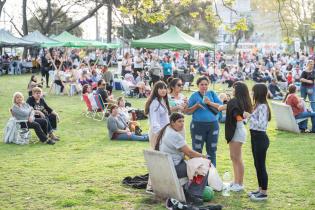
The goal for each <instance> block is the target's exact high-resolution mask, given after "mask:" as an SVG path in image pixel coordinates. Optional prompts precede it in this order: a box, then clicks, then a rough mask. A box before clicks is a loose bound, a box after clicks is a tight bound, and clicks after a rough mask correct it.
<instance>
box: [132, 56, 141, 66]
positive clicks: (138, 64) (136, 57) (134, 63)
mask: <svg viewBox="0 0 315 210" xmlns="http://www.w3.org/2000/svg"><path fill="white" fill-rule="evenodd" d="M138 62H139V63H138ZM133 65H134V68H135V69H140V68H141V69H143V58H142V57H140V56H138V55H136V56H135V57H134V59H133Z"/></svg>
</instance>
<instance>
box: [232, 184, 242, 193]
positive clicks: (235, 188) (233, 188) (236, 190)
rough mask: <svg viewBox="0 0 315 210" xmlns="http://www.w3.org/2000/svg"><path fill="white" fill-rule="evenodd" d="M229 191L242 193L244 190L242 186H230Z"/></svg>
mask: <svg viewBox="0 0 315 210" xmlns="http://www.w3.org/2000/svg"><path fill="white" fill-rule="evenodd" d="M230 190H231V191H233V192H239V191H242V190H244V186H243V185H239V184H235V183H233V184H231V186H230Z"/></svg>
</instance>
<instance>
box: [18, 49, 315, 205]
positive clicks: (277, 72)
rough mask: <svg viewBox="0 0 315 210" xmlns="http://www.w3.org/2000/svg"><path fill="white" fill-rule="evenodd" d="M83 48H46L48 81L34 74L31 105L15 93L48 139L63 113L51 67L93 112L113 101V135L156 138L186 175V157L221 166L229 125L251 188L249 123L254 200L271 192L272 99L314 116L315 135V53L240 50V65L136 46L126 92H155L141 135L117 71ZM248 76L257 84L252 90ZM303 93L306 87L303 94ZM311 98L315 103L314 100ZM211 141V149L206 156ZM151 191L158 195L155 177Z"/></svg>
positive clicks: (124, 73) (237, 161)
mask: <svg viewBox="0 0 315 210" xmlns="http://www.w3.org/2000/svg"><path fill="white" fill-rule="evenodd" d="M76 53H80V51H73V52H72V53H71V54H70V55H69V56H68V55H66V53H61V52H60V51H54V50H46V51H44V53H43V55H42V57H41V72H42V80H41V82H39V81H38V79H37V78H36V76H32V77H31V79H30V82H29V84H28V87H27V88H28V91H29V95H30V97H29V98H28V100H27V101H26V103H25V102H24V98H23V95H22V94H21V93H19V92H17V93H15V94H14V97H13V102H14V105H13V108H12V115H13V116H15V117H16V118H17V119H25V120H28V122H27V126H28V127H29V128H34V130H35V132H36V134H37V136H38V137H39V139H40V141H42V142H46V143H47V144H54V143H55V141H58V140H59V138H58V137H57V136H56V135H55V134H54V130H55V129H56V127H57V121H58V118H59V117H58V114H57V113H56V112H55V111H53V110H52V109H51V108H50V107H49V106H48V105H47V104H46V103H45V100H44V99H43V98H42V90H41V88H40V87H43V86H44V85H45V84H44V81H46V87H49V85H50V84H49V81H48V80H49V71H50V70H54V71H53V72H54V81H53V83H54V84H56V85H58V86H60V87H61V89H60V91H61V92H64V91H65V90H66V89H67V85H68V84H70V85H74V87H75V91H76V92H78V93H80V94H82V98H83V100H84V101H85V102H86V104H87V106H88V108H89V109H91V110H92V108H91V107H93V101H94V100H93V98H94V97H95V95H97V96H99V97H100V98H101V101H102V102H103V103H104V104H105V103H106V104H107V105H108V110H109V116H108V118H107V129H108V135H109V138H110V139H111V140H134V141H149V143H150V146H151V148H152V149H154V150H159V151H162V152H165V153H168V154H170V155H171V157H172V160H173V162H174V165H175V169H176V172H177V175H178V177H179V178H181V177H185V176H187V170H186V167H187V166H186V162H185V161H184V156H185V155H186V156H188V157H189V158H202V159H206V160H208V163H211V164H213V166H214V167H218V165H217V159H216V157H217V156H216V151H217V144H218V139H219V131H220V129H219V128H220V123H224V124H225V139H226V141H227V143H228V144H229V150H230V158H231V162H232V165H233V172H234V181H233V183H231V185H230V189H231V190H232V191H235V192H240V191H243V190H244V184H243V182H244V181H243V179H244V170H245V169H244V164H243V160H242V145H243V144H244V143H245V142H246V139H247V131H246V130H247V129H246V124H247V122H248V123H249V129H250V137H251V145H252V155H253V159H254V166H255V169H256V175H257V181H258V189H257V190H255V191H252V192H250V193H249V196H250V199H251V200H254V201H261V200H266V199H267V197H268V196H267V189H268V174H267V170H266V156H267V150H268V147H269V138H268V135H267V133H266V131H267V128H268V122H269V121H270V120H271V111H270V107H269V104H268V100H267V99H273V100H281V101H283V103H285V104H287V105H289V106H291V107H292V110H293V113H294V116H295V118H296V119H301V118H311V120H312V128H311V129H310V130H308V128H307V120H304V121H302V122H300V123H299V128H300V130H301V131H302V132H310V133H315V84H314V81H315V74H314V59H315V58H314V57H309V56H308V55H305V54H303V53H302V54H299V53H297V54H295V55H294V56H289V55H285V54H283V55H281V54H273V53H270V54H266V55H262V54H259V53H257V54H254V53H249V54H246V53H239V55H238V58H237V64H233V65H230V64H228V63H227V62H226V59H225V55H224V53H217V54H215V55H214V56H215V59H214V60H212V59H211V55H210V54H209V53H208V52H205V53H200V54H198V56H197V59H193V57H194V56H192V55H191V54H190V53H189V52H184V53H182V54H181V53H179V52H176V51H175V52H170V51H168V52H166V53H164V54H163V55H162V56H161V55H159V54H156V53H155V52H153V51H148V50H136V51H135V53H134V55H132V54H131V53H129V52H127V53H125V54H124V56H123V58H122V69H121V77H122V81H121V83H122V84H123V86H126V87H125V88H124V89H129V90H133V91H132V94H130V93H126V96H132V97H134V96H136V97H138V98H147V99H146V103H145V107H144V114H145V115H147V116H148V118H149V130H148V134H142V133H141V132H142V130H141V128H140V126H139V125H140V124H139V123H138V122H137V120H136V117H135V114H134V111H133V109H132V108H130V106H128V107H127V106H126V101H125V99H124V97H115V96H114V93H113V86H114V84H113V81H114V77H113V73H112V72H111V71H109V69H108V66H107V64H99V63H98V62H97V59H96V60H95V61H94V62H90V61H86V60H84V59H82V58H81V59H80V57H82V56H80V55H79V54H76ZM76 63H77V65H76ZM198 74H200V75H198ZM197 75H198V76H197ZM194 78H196V84H195V85H196V88H197V91H196V92H194V93H192V94H191V95H190V96H189V97H186V96H185V95H184V94H183V93H182V91H183V87H184V86H185V85H188V86H192V85H194V84H193V80H194ZM246 80H252V81H253V82H254V83H255V84H254V85H253V88H252V90H251V91H250V90H249V88H248V86H247V84H246V82H245V81H246ZM216 83H223V84H226V87H227V89H228V90H230V92H231V94H227V93H220V94H219V93H217V92H216V91H215V90H214V89H213V90H210V84H213V85H214V84H216ZM124 84H125V85H124ZM69 88H70V86H69ZM297 91H300V92H301V97H300V96H298V95H297ZM250 92H252V97H251V96H250V95H251V94H250ZM286 92H287V93H286ZM307 97H308V100H309V101H306V99H307ZM94 103H95V101H94ZM307 103H310V108H311V109H309V108H308V106H307ZM96 107H97V105H96ZM96 111H99V110H96ZM186 114H190V115H192V120H191V122H190V129H189V133H190V137H191V140H192V145H191V147H189V146H188V145H187V143H186V139H185V129H184V119H185V115H186ZM25 126H26V125H25ZM204 145H205V148H206V155H203V147H204ZM207 176H208V175H205V176H203V178H202V181H201V182H199V183H196V182H194V183H192V184H191V185H189V186H188V187H187V188H185V189H186V191H185V192H186V197H187V198H188V200H191V201H192V202H195V203H202V192H203V189H204V187H205V186H206V184H207V183H206V181H205V180H207ZM147 192H150V193H154V186H152V184H151V182H150V180H149V183H148V186H147Z"/></svg>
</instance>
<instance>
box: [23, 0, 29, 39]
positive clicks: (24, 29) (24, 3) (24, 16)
mask: <svg viewBox="0 0 315 210" xmlns="http://www.w3.org/2000/svg"><path fill="white" fill-rule="evenodd" d="M26 8H27V0H23V4H22V11H23V26H22V27H23V35H24V36H26V35H27V34H28V26H27V15H26Z"/></svg>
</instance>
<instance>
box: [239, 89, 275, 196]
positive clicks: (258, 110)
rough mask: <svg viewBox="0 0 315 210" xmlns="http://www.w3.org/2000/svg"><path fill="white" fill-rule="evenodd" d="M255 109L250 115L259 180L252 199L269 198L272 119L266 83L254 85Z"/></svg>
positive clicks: (252, 141) (253, 149)
mask: <svg viewBox="0 0 315 210" xmlns="http://www.w3.org/2000/svg"><path fill="white" fill-rule="evenodd" d="M253 94H254V95H253V101H254V111H253V113H252V114H251V115H250V114H249V113H245V116H246V117H249V123H250V136H251V143H252V153H253V157H254V164H255V168H256V176H257V180H258V190H257V191H254V192H250V193H249V194H248V195H249V196H250V199H251V200H254V201H261V200H267V188H268V174H267V170H266V155H267V150H268V147H269V138H268V136H267V133H266V130H267V126H268V121H270V120H271V113H270V107H269V105H268V102H267V94H268V88H267V86H266V85H265V84H256V85H254V87H253Z"/></svg>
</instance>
